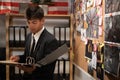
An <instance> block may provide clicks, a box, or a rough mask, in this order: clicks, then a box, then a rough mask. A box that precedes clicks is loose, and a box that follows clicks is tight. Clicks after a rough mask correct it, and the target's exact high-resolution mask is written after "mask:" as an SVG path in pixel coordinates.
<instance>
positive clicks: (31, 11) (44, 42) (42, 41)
mask: <svg viewBox="0 0 120 80" xmlns="http://www.w3.org/2000/svg"><path fill="white" fill-rule="evenodd" d="M26 18H27V23H28V27H29V29H30V31H31V33H30V34H28V36H27V38H26V45H25V51H24V55H22V56H11V57H10V60H12V61H15V62H25V61H26V58H34V59H35V62H37V61H39V60H41V59H43V58H44V57H45V56H46V55H48V54H50V53H51V52H52V51H54V50H55V49H57V48H58V41H57V40H56V39H55V37H54V36H53V35H52V34H50V33H49V32H48V31H47V30H46V29H45V27H44V22H45V20H44V11H43V9H42V8H41V7H39V6H29V7H28V8H27V9H26ZM33 38H34V39H33ZM34 41H35V47H34V48H32V44H33V43H34ZM18 67H19V68H20V69H21V70H24V75H23V80H53V73H54V68H55V61H54V62H53V63H50V64H47V65H45V66H42V67H36V66H31V67H28V66H20V65H18Z"/></svg>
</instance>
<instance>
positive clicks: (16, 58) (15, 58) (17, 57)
mask: <svg viewBox="0 0 120 80" xmlns="http://www.w3.org/2000/svg"><path fill="white" fill-rule="evenodd" d="M10 60H11V61H13V62H18V61H19V60H20V57H19V56H11V57H10Z"/></svg>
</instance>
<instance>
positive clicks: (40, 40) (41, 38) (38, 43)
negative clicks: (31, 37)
mask: <svg viewBox="0 0 120 80" xmlns="http://www.w3.org/2000/svg"><path fill="white" fill-rule="evenodd" d="M45 32H46V29H44V31H43V32H42V34H41V36H40V37H39V39H38V42H37V44H36V47H35V51H34V54H37V51H38V49H39V46H40V45H41V44H42V40H43V39H44V36H45Z"/></svg>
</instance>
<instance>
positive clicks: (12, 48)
mask: <svg viewBox="0 0 120 80" xmlns="http://www.w3.org/2000/svg"><path fill="white" fill-rule="evenodd" d="M24 49H25V48H24V47H10V50H12V51H23V50H24Z"/></svg>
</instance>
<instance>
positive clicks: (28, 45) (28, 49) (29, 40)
mask: <svg viewBox="0 0 120 80" xmlns="http://www.w3.org/2000/svg"><path fill="white" fill-rule="evenodd" d="M31 35H32V34H30V35H29V37H28V41H27V51H28V55H31V54H30V46H31Z"/></svg>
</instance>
